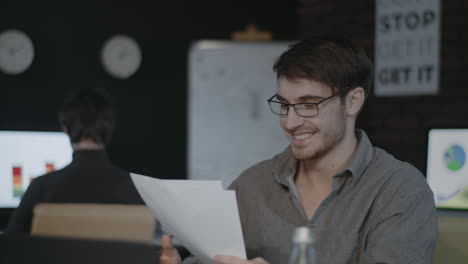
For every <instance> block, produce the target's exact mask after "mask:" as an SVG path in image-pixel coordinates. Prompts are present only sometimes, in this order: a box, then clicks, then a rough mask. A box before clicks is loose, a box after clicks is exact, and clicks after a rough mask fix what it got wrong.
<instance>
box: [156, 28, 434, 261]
mask: <svg viewBox="0 0 468 264" xmlns="http://www.w3.org/2000/svg"><path fill="white" fill-rule="evenodd" d="M274 70H275V72H276V73H277V78H278V90H277V93H276V94H275V95H274V96H273V97H271V98H270V99H269V100H268V103H269V105H270V108H271V111H272V112H273V113H274V114H277V115H279V120H280V125H281V127H282V129H283V130H284V132H285V134H286V136H287V137H288V139H289V141H290V145H289V146H288V147H287V148H286V149H285V150H284V151H283V152H282V153H279V154H277V155H276V156H275V157H273V158H272V159H271V160H266V161H263V162H260V163H258V164H256V165H254V166H252V167H251V168H249V169H247V170H246V171H245V172H243V173H242V174H241V176H240V177H239V178H238V179H237V180H236V181H235V182H234V183H233V184H232V186H231V188H232V189H233V190H235V191H236V194H237V199H238V204H239V211H240V217H241V222H242V228H243V233H244V240H245V244H246V249H247V255H248V257H249V259H251V260H242V259H239V258H236V257H232V256H216V257H215V261H216V262H218V263H222V264H241V263H259V262H260V263H265V262H268V263H272V264H284V263H288V258H289V255H290V253H291V249H292V243H291V238H292V234H293V231H294V229H295V228H296V227H298V226H308V227H310V228H311V229H312V232H313V234H314V236H315V243H314V246H315V249H316V253H317V263H333V264H339V263H343V264H344V263H374V264H375V263H389V264H390V263H398V264H403V263H412V264H416V263H432V257H433V252H434V248H435V243H436V240H437V217H436V210H435V206H434V199H433V194H432V192H431V190H430V189H429V187H428V185H427V184H426V182H425V179H424V176H423V175H422V174H421V173H420V172H419V171H418V170H417V169H416V168H415V167H413V166H412V165H410V164H408V163H405V162H402V161H399V160H397V159H396V158H394V157H393V156H392V155H390V154H388V153H387V152H385V151H384V150H382V149H380V148H377V147H374V146H373V145H372V144H371V142H370V140H369V138H368V137H367V135H366V133H365V132H364V131H362V130H356V129H355V123H356V119H357V117H358V114H359V112H360V110H361V109H362V107H363V104H364V101H365V99H366V97H367V94H368V93H369V90H370V86H371V84H372V63H371V62H370V60H369V59H368V57H367V56H366V55H365V53H364V52H363V51H362V50H361V49H360V48H358V47H356V46H355V45H354V44H353V43H352V42H351V41H349V40H347V39H342V38H336V37H315V38H309V39H305V40H303V41H301V42H299V43H296V44H294V45H292V46H291V47H290V48H289V50H287V51H286V52H284V53H283V54H282V55H281V56H280V57H279V59H278V60H277V62H276V63H275V65H274ZM167 242H168V241H165V243H166V245H167V244H169V243H167ZM167 252H169V251H167ZM165 257H166V258H162V260H168V259H170V258H167V255H166V256H165Z"/></svg>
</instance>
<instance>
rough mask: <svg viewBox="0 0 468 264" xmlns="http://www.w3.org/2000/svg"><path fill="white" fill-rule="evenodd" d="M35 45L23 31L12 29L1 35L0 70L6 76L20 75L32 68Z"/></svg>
mask: <svg viewBox="0 0 468 264" xmlns="http://www.w3.org/2000/svg"><path fill="white" fill-rule="evenodd" d="M33 59H34V45H33V43H32V41H31V39H30V38H29V37H28V35H26V33H24V32H23V31H20V30H16V29H10V30H6V31H3V32H2V33H0V70H1V71H2V72H3V73H6V74H12V75H15V74H20V73H22V72H24V71H26V70H27V69H28V68H29V66H31V64H32V62H33Z"/></svg>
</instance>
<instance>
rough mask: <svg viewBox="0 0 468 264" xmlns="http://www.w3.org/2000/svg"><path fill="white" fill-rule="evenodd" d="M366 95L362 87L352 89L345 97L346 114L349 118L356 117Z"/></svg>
mask: <svg viewBox="0 0 468 264" xmlns="http://www.w3.org/2000/svg"><path fill="white" fill-rule="evenodd" d="M365 98H366V93H365V91H364V89H363V88H362V87H357V88H354V89H352V90H351V91H349V92H348V95H346V113H347V114H348V115H349V116H356V115H357V114H358V113H359V110H361V108H362V105H363V104H364V100H365Z"/></svg>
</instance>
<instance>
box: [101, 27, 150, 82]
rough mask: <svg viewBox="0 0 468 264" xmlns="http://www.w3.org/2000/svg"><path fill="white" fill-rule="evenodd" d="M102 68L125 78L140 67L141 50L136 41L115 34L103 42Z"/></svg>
mask: <svg viewBox="0 0 468 264" xmlns="http://www.w3.org/2000/svg"><path fill="white" fill-rule="evenodd" d="M101 61H102V65H103V66H104V69H105V70H106V71H107V72H108V73H109V74H110V75H112V76H113V77H116V78H119V79H126V78H128V77H130V76H132V75H133V74H134V73H135V72H136V71H137V70H138V68H139V67H140V64H141V51H140V47H139V46H138V43H137V42H136V41H135V40H134V39H132V38H130V37H128V36H125V35H116V36H113V37H111V38H110V39H109V40H107V41H106V42H105V43H104V46H103V48H102V51H101Z"/></svg>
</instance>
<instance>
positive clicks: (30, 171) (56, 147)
mask: <svg viewBox="0 0 468 264" xmlns="http://www.w3.org/2000/svg"><path fill="white" fill-rule="evenodd" d="M71 159H72V148H71V145H70V140H69V138H68V136H67V135H66V134H65V133H63V132H29V131H0V208H15V207H17V206H18V204H19V202H20V200H21V197H22V196H23V194H24V192H25V191H26V189H27V188H28V185H29V183H30V182H31V181H32V180H33V179H34V178H35V177H37V176H40V175H43V174H45V173H47V172H51V171H54V170H57V169H61V168H63V167H64V166H66V165H68V164H69V163H70V162H71Z"/></svg>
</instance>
